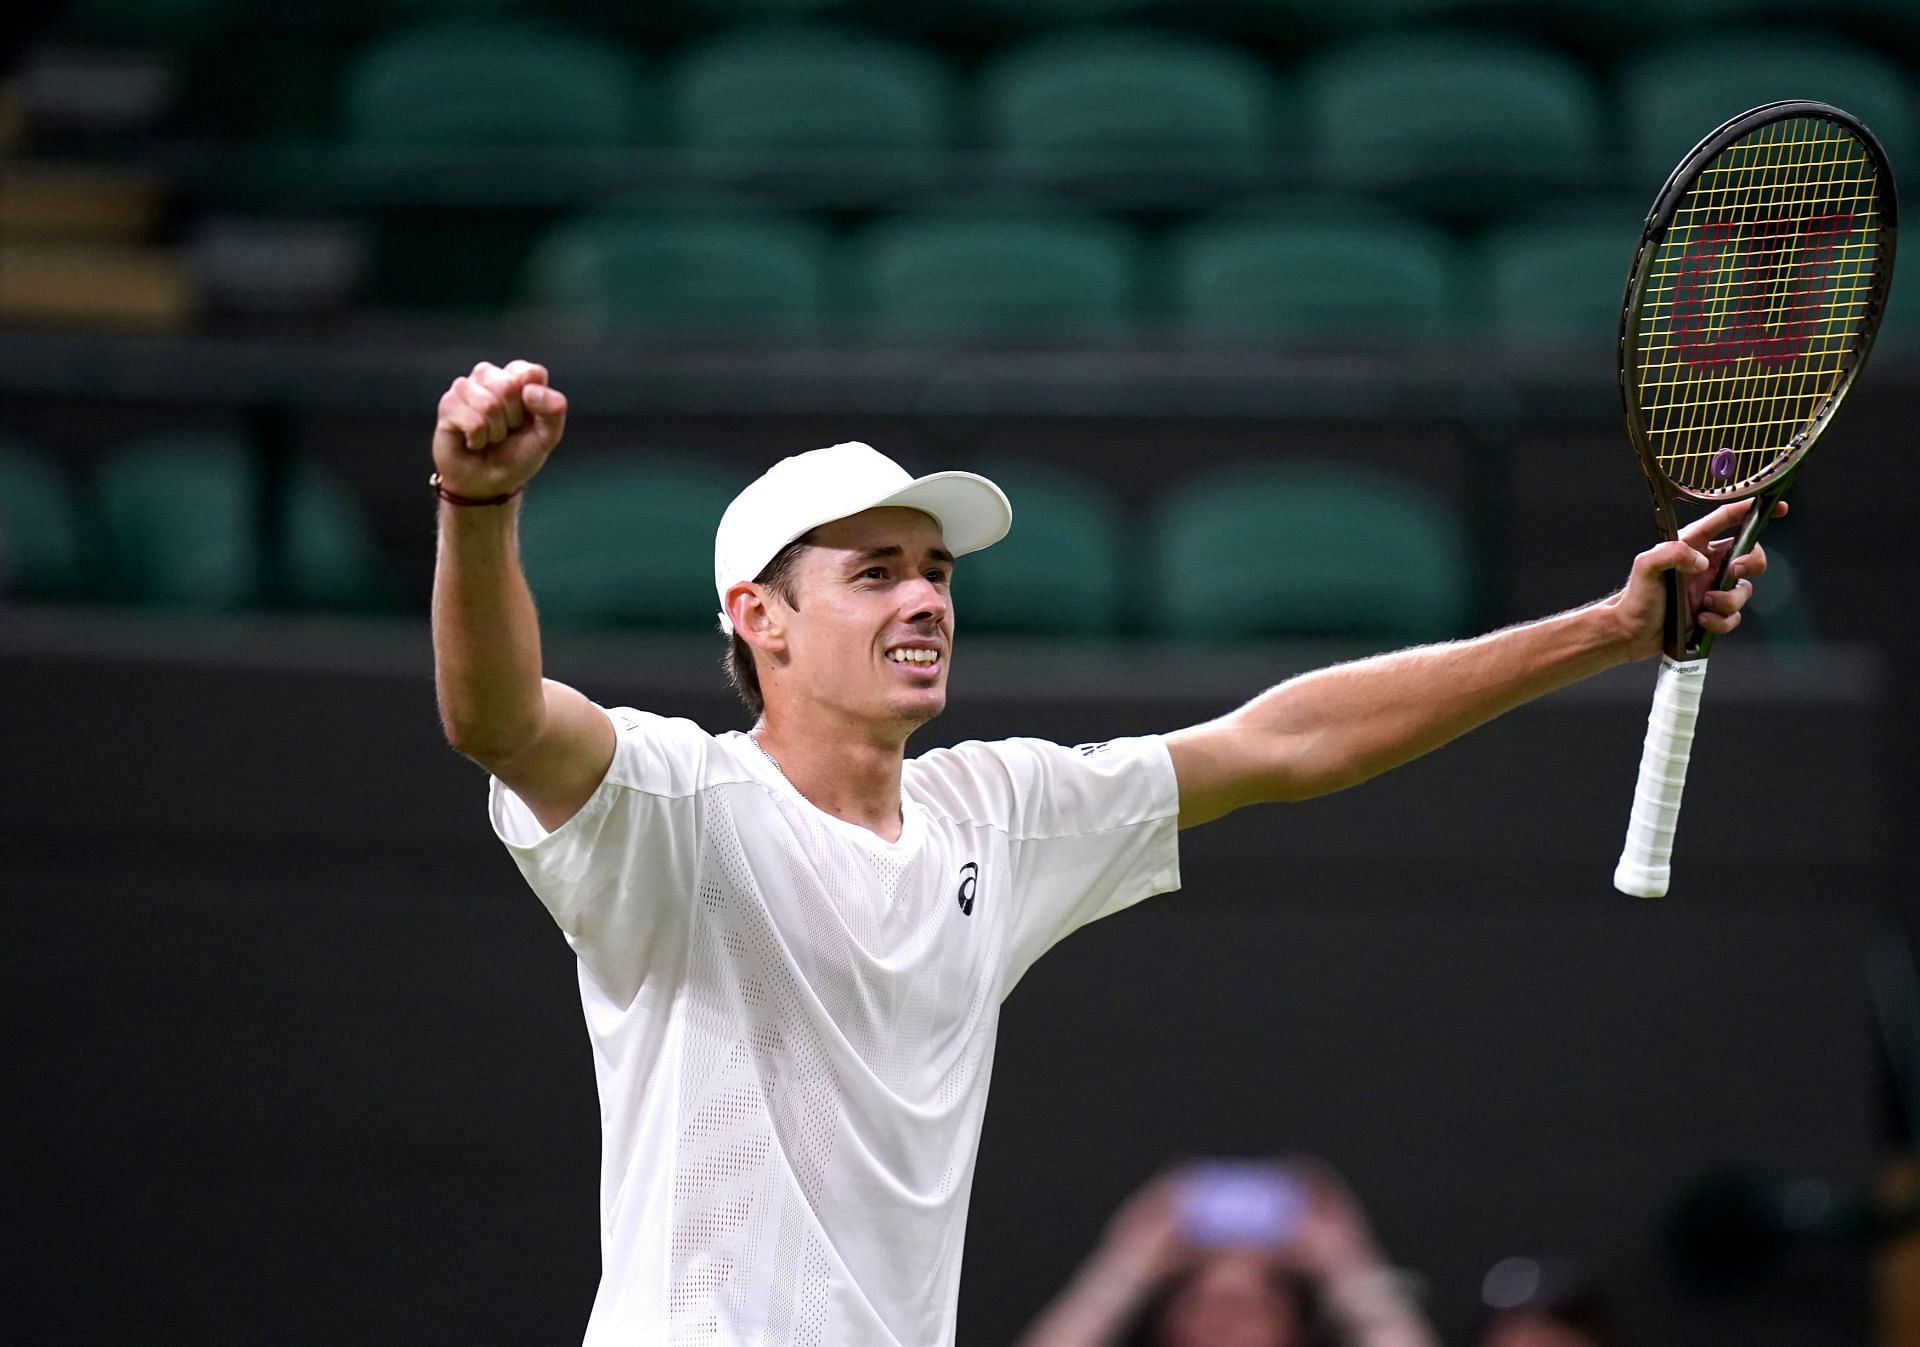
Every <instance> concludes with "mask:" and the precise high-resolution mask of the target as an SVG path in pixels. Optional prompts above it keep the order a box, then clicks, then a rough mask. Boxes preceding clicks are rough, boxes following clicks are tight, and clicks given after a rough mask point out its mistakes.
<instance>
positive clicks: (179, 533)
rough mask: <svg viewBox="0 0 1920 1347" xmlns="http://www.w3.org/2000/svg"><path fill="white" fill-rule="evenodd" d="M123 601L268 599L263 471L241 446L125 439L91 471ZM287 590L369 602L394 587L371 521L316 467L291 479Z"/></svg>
mask: <svg viewBox="0 0 1920 1347" xmlns="http://www.w3.org/2000/svg"><path fill="white" fill-rule="evenodd" d="M94 486H95V490H96V493H97V495H98V497H99V501H100V509H101V517H102V520H103V523H104V526H105V532H106V550H107V562H108V567H109V572H110V575H111V583H112V586H113V592H114V596H115V597H118V598H123V599H127V600H130V601H133V602H137V603H150V604H156V605H166V606H179V607H190V608H201V609H229V608H240V607H246V606H249V605H250V604H253V603H254V602H256V601H257V600H258V599H259V598H260V597H261V595H260V591H259V584H258V582H259V578H260V569H261V557H260V554H259V547H258V538H257V523H256V518H255V514H256V510H257V502H258V495H257V492H258V486H259V482H258V476H257V472H256V466H255V462H254V458H253V455H252V454H251V453H250V452H249V450H248V449H247V447H246V446H245V445H244V444H241V443H239V442H238V441H234V440H228V439H224V438H219V437H202V438H195V437H191V436H156V437H153V438H149V439H143V440H138V441H135V442H132V443H128V444H123V445H121V446H119V447H117V448H116V449H114V450H113V451H112V452H110V453H109V454H107V455H106V456H105V457H104V458H103V459H102V460H101V462H100V463H99V464H98V465H97V466H96V468H95V470H94ZM289 491H290V499H289V500H288V502H287V510H288V515H287V533H286V538H285V543H284V557H283V561H284V565H285V574H284V576H283V577H282V579H283V584H284V589H285V597H286V599H287V600H288V601H289V602H290V603H293V604H296V605H302V606H312V607H323V608H353V609H368V608H378V607H382V606H385V605H386V604H388V603H389V602H391V600H392V597H393V590H392V586H391V582H390V578H389V576H388V574H387V572H386V569H385V566H384V563H383V562H382V560H381V557H380V554H379V550H378V547H377V544H376V542H375V540H374V537H373V532H372V529H371V527H370V526H369V525H368V523H367V521H366V519H365V517H364V516H363V515H362V513H361V512H360V510H359V508H358V507H357V506H356V504H355V503H354V501H353V499H352V498H351V497H350V496H349V495H347V493H346V492H345V491H344V490H342V489H341V488H340V486H339V485H338V484H337V483H335V482H334V481H333V480H332V479H331V478H329V477H327V476H326V475H325V474H324V473H322V472H321V471H320V470H319V469H318V468H316V467H314V466H313V465H311V464H300V465H297V466H296V467H295V469H294V470H293V472H292V474H291V481H290V483H289Z"/></svg>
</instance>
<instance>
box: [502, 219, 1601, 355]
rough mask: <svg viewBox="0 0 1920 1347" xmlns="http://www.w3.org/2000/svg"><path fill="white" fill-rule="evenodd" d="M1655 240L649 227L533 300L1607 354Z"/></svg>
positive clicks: (1584, 231) (1239, 226)
mask: <svg viewBox="0 0 1920 1347" xmlns="http://www.w3.org/2000/svg"><path fill="white" fill-rule="evenodd" d="M1638 223H1639V212H1638V211H1636V210H1634V209H1633V208H1631V207H1626V206H1620V205H1617V204H1609V205H1606V206H1601V207H1595V208H1591V209H1588V210H1581V211H1562V212H1556V213H1554V214H1552V215H1550V216H1548V217H1546V218H1544V219H1535V220H1532V221H1528V222H1516V223H1512V224H1508V225H1503V226H1500V227H1498V228H1496V229H1491V230H1488V231H1486V232H1485V233H1484V234H1483V235H1482V236H1480V237H1479V238H1477V239H1476V240H1475V241H1474V242H1473V243H1472V244H1469V245H1463V244H1461V243H1460V242H1458V240H1457V239H1456V238H1455V236H1454V235H1453V234H1452V233H1450V232H1448V231H1446V230H1443V229H1441V228H1439V227H1437V226H1435V225H1432V224H1430V223H1428V222H1427V221H1426V220H1424V219H1422V218H1420V217H1417V216H1405V215H1398V214H1393V213H1388V212H1383V211H1381V210H1379V209H1377V208H1373V207H1370V206H1368V205H1366V204H1365V203H1355V202H1351V201H1342V200H1330V199H1309V200H1296V201H1293V202H1290V203H1287V204H1286V206H1285V207H1284V209H1282V208H1280V207H1279V206H1278V205H1276V208H1275V209H1274V210H1271V211H1249V212H1235V213H1222V214H1219V215H1215V216H1210V217H1202V218H1199V219H1195V220H1191V221H1189V222H1187V223H1184V224H1181V225H1179V226H1177V227H1175V228H1174V229H1172V230H1170V231H1168V232H1167V233H1165V234H1164V235H1163V236H1159V237H1154V236H1151V235H1148V234H1146V233H1144V232H1143V231H1141V230H1139V229H1136V228H1134V227H1132V226H1130V225H1128V224H1126V223H1124V222H1123V221H1120V220H1117V219H1112V218H1105V217H1100V216H1092V215H1082V214H1070V213H1056V212H1048V211H1044V210H1033V211H1029V212H1026V213H1006V212H957V211H956V212H948V213H944V214H942V213H923V214H904V215H900V216H896V217H890V218H883V219H881V220H879V221H876V222H874V223H872V224H869V225H867V226H865V227H863V228H861V229H859V230H856V231H853V232H852V233H851V234H850V235H846V236H836V234H835V233H834V232H833V231H832V230H830V228H829V227H828V226H827V225H826V224H825V223H824V222H823V221H822V220H820V219H819V218H817V217H812V216H807V215H796V214H787V213H778V212H764V213H759V214H739V213H728V212H659V211H649V210H646V209H643V208H642V209H635V210H631V211H610V212H605V213H598V214H592V215H588V216H584V217H581V218H578V219H575V220H571V221H567V222H564V223H562V224H561V225H559V226H557V227H556V228H555V229H553V231H552V232H551V233H550V234H549V235H548V236H547V237H546V238H545V239H544V240H543V241H542V242H541V243H540V244H539V245H538V246H537V247H536V248H535V250H534V252H533V255H532V257H531V259H530V261H529V262H528V264H527V271H526V278H525V285H524V293H525V295H526V297H527V298H528V300H530V301H531V302H532V303H533V304H534V305H535V306H536V307H537V308H538V309H540V310H542V311H544V312H546V313H548V314H552V315H559V316H564V317H569V318H573V319H576V320H580V321H582V322H588V323H594V324H600V325H604V326H606V327H609V328H619V329H624V330H628V331H636V332H644V331H649V330H651V331H655V332H694V333H697V332H705V333H708V334H760V335H764V336H767V337H769V338H782V337H792V336H794V335H796V334H808V333H811V334H815V335H828V336H831V335H834V334H837V333H841V332H846V333H852V334H860V333H879V334H884V335H886V336H889V337H913V336H919V337H929V338H955V339H966V338H989V339H999V340H1007V339H1017V338H1025V337H1032V338H1041V339H1044V338H1048V337H1078V338H1088V337H1100V336H1103V335H1112V334H1115V333H1125V332H1128V331H1133V332H1154V331H1165V332H1169V333H1173V334H1187V335H1201V336H1206V337H1209V338H1219V339H1224V340H1233V339H1236V338H1245V339H1259V340H1279V341H1285V340H1288V339H1290V338H1298V339H1299V340H1301V341H1303V342H1313V341H1327V340H1332V341H1340V342H1352V343H1396V342H1407V341H1420V340H1425V339H1430V338H1435V337H1439V336H1443V335H1451V334H1456V333H1460V332H1473V333H1475V334H1478V335H1483V336H1487V337H1491V338H1494V339H1507V340H1512V341H1521V342H1532V341H1537V340H1557V341H1562V342H1567V343H1573V344H1586V345H1588V346H1597V345H1604V344H1605V343H1607V342H1610V341H1611V340H1612V339H1613V334H1614V327H1615V324H1616V321H1617V317H1618V312H1619V304H1620V289H1621V283H1622V280H1623V278H1624V277H1625V275H1626V271H1627V264H1628V262H1629V260H1630V259H1631V256H1632V250H1633V244H1634V240H1635V236H1636V234H1637V230H1638Z"/></svg>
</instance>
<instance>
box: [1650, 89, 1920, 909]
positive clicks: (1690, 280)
mask: <svg viewBox="0 0 1920 1347" xmlns="http://www.w3.org/2000/svg"><path fill="white" fill-rule="evenodd" d="M1894 225H1895V202H1894V188H1893V174H1892V173H1891V171H1890V170H1889V169H1888V167H1887V158H1886V154H1885V152H1884V151H1882V150H1881V148H1880V143H1879V141H1877V140H1875V139H1874V138H1873V135H1872V133H1871V132H1869V131H1868V130H1867V128H1866V127H1864V126H1862V125H1861V124H1860V123H1859V122H1858V121H1856V120H1855V119H1854V118H1852V117H1850V116H1849V115H1847V114H1846V113H1844V112H1842V111H1840V109H1838V108H1834V107H1829V106H1828V105H1826V104H1825V103H1808V102H1784V103H1769V104H1767V105H1765V106H1764V107H1758V108H1755V109H1753V110H1752V111H1751V112H1743V113H1741V114H1740V115H1739V116H1738V117H1735V118H1734V119H1733V120H1732V121H1730V122H1728V123H1727V124H1726V125H1724V126H1722V127H1720V128H1719V129H1718V130H1717V131H1715V132H1713V134H1711V135H1709V136H1708V137H1707V138H1706V139H1705V140H1702V141H1701V142H1700V143H1699V144H1698V145H1696V146H1694V147H1693V150H1692V151H1691V152H1690V153H1689V154H1688V155H1687V156H1686V158H1684V159H1682V160H1681V161H1680V166H1679V167H1678V168H1676V169H1674V171H1673V175H1672V176H1671V177H1670V178H1668V179H1667V183H1666V186H1664V187H1662V188H1661V189H1660V195H1659V196H1658V197H1656V198H1655V199H1654V203H1653V209H1652V210H1651V211H1649V212H1648V214H1647V222H1646V225H1645V226H1644V227H1643V228H1642V230H1641V232H1640V247H1639V250H1638V251H1637V252H1636V253H1635V254H1634V258H1633V267H1632V270H1631V271H1629V272H1628V275H1627V292H1626V299H1625V301H1624V302H1623V304H1622V305H1621V310H1620V397H1621V401H1622V402H1623V403H1624V404H1625V407H1626V414H1627V433H1628V434H1629V436H1631V438H1632V440H1633V447H1634V449H1635V451H1636V452H1637V453H1638V454H1639V456H1640V467H1641V469H1642V471H1643V472H1644V473H1645V475H1646V479H1647V485H1648V487H1650V488H1651V490H1652V492H1653V512H1654V516H1655V518H1656V519H1657V520H1658V521H1659V524H1660V530H1661V532H1662V533H1664V534H1665V535H1666V536H1667V537H1668V538H1669V539H1673V538H1678V537H1679V536H1680V532H1679V521H1678V518H1677V516H1676V514H1675V506H1676V505H1677V504H1678V502H1680V501H1681V500H1689V501H1698V502H1701V503H1704V504H1708V505H1721V504H1725V503H1726V502H1728V501H1733V500H1740V499H1744V498H1749V497H1751V498H1753V499H1754V503H1753V505H1751V506H1749V507H1748V510H1747V514H1746V517H1745V518H1744V519H1743V520H1742V521H1741V524H1740V528H1739V530H1738V532H1737V533H1736V534H1735V536H1734V540H1733V545H1732V546H1731V547H1730V548H1728V549H1727V552H1726V555H1725V557H1724V559H1723V560H1722V563H1721V567H1720V571H1719V574H1718V576H1717V577H1716V579H1715V580H1714V587H1715V588H1716V589H1724V588H1726V586H1727V582H1728V577H1729V571H1730V569H1731V567H1732V564H1733V561H1734V559H1735V558H1736V557H1739V556H1743V555H1745V554H1746V553H1747V552H1748V551H1750V550H1751V549H1752V547H1753V545H1754V543H1755V542H1757V541H1758V540H1759V537H1760V531H1761V529H1763V528H1764V527H1766V523H1767V520H1768V519H1769V518H1770V517H1771V516H1772V514H1773V507H1774V503H1775V502H1777V501H1778V500H1779V499H1780V498H1781V497H1782V496H1783V495H1785V494H1786V490H1787V487H1788V486H1789V485H1790V484H1791V483H1792V481H1793V478H1794V476H1795V474H1796V473H1798V472H1799V470H1800V465H1801V464H1802V463H1803V462H1804V461H1805V459H1806V456H1807V450H1809V449H1810V448H1812V447H1813V442H1814V441H1815V440H1816V439H1818V438H1819V437H1820V432H1821V431H1823V430H1825V429H1826V427H1827V425H1828V423H1829V422H1830V421H1831V420H1832V419H1833V414H1834V411H1835V410H1836V409H1837V408H1838V407H1839V405H1840V399H1841V398H1842V397H1844V396H1845V395H1846V392H1847V389H1848V388H1849V387H1851V386H1852V384H1853V381H1854V379H1855V378H1856V377H1858V375H1859V373H1860V367H1861V365H1862V364H1864V363H1865V361H1866V358H1867V352H1868V350H1869V349H1870V348H1871V347H1872V345H1873V338H1874V333H1875V332H1876V331H1877V330H1878V329H1879V326H1880V316H1881V314H1882V313H1883V312H1884V311H1885V309H1886V302H1887V289H1888V286H1889V285H1890V284H1891V282H1892V279H1893V246H1894ZM1666 585H1667V616H1666V631H1665V634H1664V644H1665V650H1666V653H1665V656H1664V658H1662V659H1661V661H1660V673H1659V678H1658V681H1657V683H1656V684H1655V687H1654V693H1653V713H1652V715H1651V716H1650V717H1649V719H1648V722H1647V739H1646V745H1645V747H1644V749H1643V750H1642V753H1641V758H1640V777H1639V780H1638V782H1637V783H1636V785H1635V786H1634V792H1633V813H1632V815H1631V817H1630V819H1629V821H1628V824H1627V839H1626V845H1625V847H1624V848H1623V849H1622V850H1621V853H1620V863H1619V865H1618V866H1617V867H1616V868H1615V870H1614V872H1613V883H1614V887H1615V888H1617V889H1619V890H1620V891H1621V892H1622V893H1630V894H1633V895H1635V896H1636V897H1641V898H1657V897H1659V896H1660V895H1661V894H1663V893H1665V892H1666V891H1667V882H1668V877H1669V873H1670V864H1669V863H1670V860H1671V858H1672V855H1673V836H1674V828H1675V825H1676V824H1677V823H1678V821H1679V817H1680V796H1681V793H1682V791H1683V790H1684V788H1685V786H1686V779H1687V758H1688V755H1689V753H1690V752H1691V750H1692V747H1693V728H1694V721H1695V718H1696V717H1697V715H1698V714H1699V708H1700V689H1701V686H1702V684H1703V683H1704V681H1705V678H1706V672H1707V652H1708V650H1709V648H1710V647H1711V646H1712V644H1713V634H1712V633H1711V632H1707V631H1702V630H1701V629H1699V628H1698V627H1697V626H1695V625H1694V624H1693V622H1692V615H1691V612H1690V610H1689V607H1688V605H1687V601H1686V580H1685V577H1684V576H1682V575H1681V574H1680V573H1679V572H1678V571H1677V570H1670V571H1668V572H1666Z"/></svg>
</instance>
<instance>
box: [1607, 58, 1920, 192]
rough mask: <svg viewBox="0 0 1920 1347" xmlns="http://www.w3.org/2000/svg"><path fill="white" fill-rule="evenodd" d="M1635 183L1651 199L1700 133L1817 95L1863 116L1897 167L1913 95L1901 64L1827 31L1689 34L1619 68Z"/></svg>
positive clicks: (1906, 156)
mask: <svg viewBox="0 0 1920 1347" xmlns="http://www.w3.org/2000/svg"><path fill="white" fill-rule="evenodd" d="M1619 80H1620V103H1621V108H1622V111H1623V112H1624V114H1625V116H1626V121H1627V133H1628V137H1629V158H1630V165H1631V169H1632V172H1633V174H1634V179H1635V181H1634V186H1635V187H1636V188H1644V189H1645V191H1646V193H1647V196H1648V199H1649V200H1651V199H1652V195H1653V192H1654V190H1655V189H1656V188H1658V187H1659V185H1660V184H1661V183H1662V182H1664V181H1665V180H1666V177H1667V174H1669V173H1671V172H1672V171H1673V167H1674V165H1675V164H1677V163H1679V162H1680V157H1681V156H1682V155H1684V154H1685V153H1686V152H1687V151H1688V150H1690V149H1692V148H1693V146H1694V145H1695V144H1697V143H1698V142H1699V140H1700V139H1701V137H1703V136H1705V135H1706V134H1707V133H1708V132H1710V131H1712V130H1713V129H1714V128H1715V127H1717V126H1719V125H1720V124H1721V123H1722V122H1724V121H1726V120H1727V119H1728V118H1729V117H1733V116H1735V115H1737V114H1739V113H1741V112H1745V111H1746V110H1747V109H1748V108H1752V107H1758V106H1759V105H1761V104H1762V103H1774V102H1778V101H1779V100H1781V99H1784V98H1814V99H1820V100H1823V101H1825V102H1828V103H1832V104H1834V105H1835V106H1837V107H1841V108H1844V109H1846V110H1847V111H1848V112H1851V113H1852V114H1853V115H1854V116H1856V117H1858V118H1860V120H1861V121H1863V122H1865V123H1866V124H1867V126H1868V127H1869V128H1870V129H1871V130H1872V131H1873V132H1874V134H1875V135H1877V136H1878V137H1879V138H1880V140H1881V142H1882V144H1884V145H1885V146H1886V150H1887V154H1888V157H1889V158H1891V159H1892V161H1893V164H1894V168H1895V170H1896V171H1898V169H1899V167H1900V166H1901V165H1902V164H1906V163H1910V162H1912V160H1911V152H1912V149H1913V146H1914V134H1913V106H1912V99H1913V92H1912V86H1911V85H1910V83H1909V82H1908V80H1907V78H1906V75H1905V74H1904V72H1903V71H1902V70H1901V68H1900V66H1899V65H1897V64H1896V63H1895V62H1893V61H1890V60H1888V59H1887V58H1886V57H1883V56H1881V55H1879V54H1878V53H1877V52H1874V51H1871V50H1869V49H1868V48H1866V47H1862V46H1856V45H1854V44H1852V43H1849V42H1844V41H1841V40H1839V39H1837V38H1834V37H1830V36H1827V35H1824V34H1821V33H1815V32H1806V33H1788V32H1781V31H1776V30H1762V31H1744V32H1731V33H1717V34H1714V35H1712V36H1700V37H1686V38H1681V39H1677V40H1675V41H1673V42H1670V43H1667V44H1664V45H1662V46H1659V47H1655V48H1652V49H1649V50H1646V51H1643V52H1642V53H1640V54H1639V55H1637V56H1635V57H1634V58H1633V59H1632V60H1630V61H1628V62H1627V63H1626V64H1625V65H1624V66H1623V67H1622V68H1621V70H1620V75H1619Z"/></svg>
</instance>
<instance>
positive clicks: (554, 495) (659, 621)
mask: <svg viewBox="0 0 1920 1347" xmlns="http://www.w3.org/2000/svg"><path fill="white" fill-rule="evenodd" d="M740 483H741V477H740V474H739V473H738V472H734V471H729V470H728V469H726V468H723V467H719V466H716V465H715V464H713V463H709V462H705V461H702V460H698V459H688V458H679V457H676V456H672V455H665V454H621V455H607V456H601V457H598V458H584V459H582V458H568V459H558V460H555V462H554V463H552V464H551V465H550V466H549V467H547V468H546V469H544V470H542V472H541V474H540V483H539V488H538V489H537V490H534V491H529V492H528V493H527V500H526V504H525V505H524V506H523V507H522V509H521V519H520V549H521V554H522V556H523V557H524V559H525V565H526V570H527V581H528V583H529V584H530V585H531V586H532V587H533V593H534V599H535V601H536V602H537V603H538V604H539V606H540V616H541V621H542V623H543V624H544V625H545V626H546V627H548V628H549V629H552V630H574V631H579V630H585V629H592V628H597V627H616V626H634V627H653V628H662V627H665V628H672V627H680V628H687V629H700V628H705V629H707V630H713V629H715V627H716V614H717V613H718V612H719V604H718V602H717V601H716V599H715V597H714V593H713V535H714V530H715V529H717V528H718V527H719V525H720V515H721V513H722V512H723V511H725V509H726V508H727V502H728V501H730V500H732V499H733V497H734V495H735V493H737V492H738V491H739V489H740Z"/></svg>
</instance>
